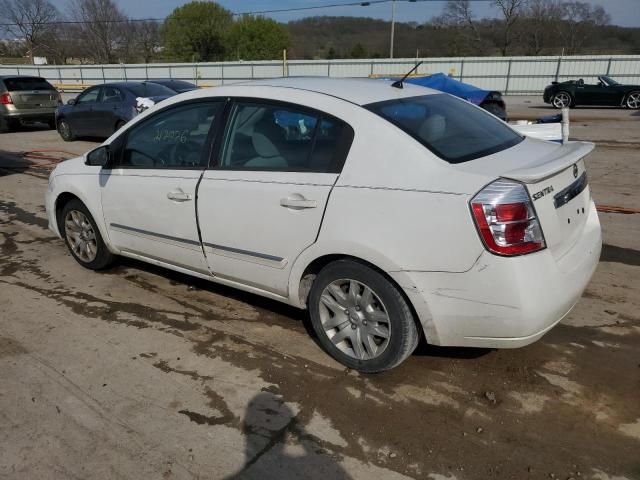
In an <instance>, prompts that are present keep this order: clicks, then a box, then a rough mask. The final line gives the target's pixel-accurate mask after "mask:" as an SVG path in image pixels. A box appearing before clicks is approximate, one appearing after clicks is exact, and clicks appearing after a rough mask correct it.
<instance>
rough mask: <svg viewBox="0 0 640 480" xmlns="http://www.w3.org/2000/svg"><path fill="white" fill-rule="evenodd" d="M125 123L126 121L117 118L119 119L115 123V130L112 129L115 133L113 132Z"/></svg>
mask: <svg viewBox="0 0 640 480" xmlns="http://www.w3.org/2000/svg"><path fill="white" fill-rule="evenodd" d="M126 123H127V122H124V121H122V120H119V121H118V122H117V123H116V128H115V130H114V131H113V132H114V133H115V132H117V131H118V130H120V129H121V128H122V127H124V126H125V124H126Z"/></svg>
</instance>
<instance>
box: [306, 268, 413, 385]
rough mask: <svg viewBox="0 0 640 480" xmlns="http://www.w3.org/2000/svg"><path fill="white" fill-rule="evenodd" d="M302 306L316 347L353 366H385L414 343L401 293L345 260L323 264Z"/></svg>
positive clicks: (373, 369) (370, 369)
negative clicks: (305, 305) (307, 311)
mask: <svg viewBox="0 0 640 480" xmlns="http://www.w3.org/2000/svg"><path fill="white" fill-rule="evenodd" d="M308 306H309V312H310V316H311V323H312V325H313V329H314V331H315V333H316V335H317V336H318V340H319V342H320V344H321V345H322V347H323V348H324V349H325V350H326V351H327V352H328V353H329V354H330V355H331V356H332V357H333V358H335V359H336V360H337V361H339V362H340V363H342V364H343V365H346V366H347V367H349V368H353V369H354V370H359V371H361V372H365V373H375V372H381V371H384V370H389V369H390V368H393V367H395V366H396V365H398V364H399V363H400V362H402V361H403V360H404V359H406V358H407V357H408V356H409V355H410V354H411V353H412V352H413V350H415V348H416V346H417V345H418V340H419V333H418V329H417V327H416V322H415V319H414V316H413V313H412V310H411V307H410V306H409V304H408V303H407V301H406V299H405V298H404V296H403V294H402V292H401V291H400V290H399V289H398V287H396V286H395V285H394V284H393V283H392V282H391V281H390V280H388V279H387V278H386V277H385V276H384V275H382V274H381V273H379V272H378V271H376V270H374V269H373V268H371V267H369V266H367V265H365V264H363V263H360V262H356V261H352V260H346V259H345V260H338V261H335V262H332V263H330V264H329V265H327V266H326V267H324V268H323V269H322V270H321V271H320V273H319V274H318V276H317V277H316V278H315V280H314V282H313V285H312V287H311V292H310V294H309V303H308Z"/></svg>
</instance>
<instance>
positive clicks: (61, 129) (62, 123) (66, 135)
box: [58, 118, 76, 142]
mask: <svg viewBox="0 0 640 480" xmlns="http://www.w3.org/2000/svg"><path fill="white" fill-rule="evenodd" d="M58 133H59V134H60V137H62V140H64V141H65V142H73V141H74V140H75V139H76V136H75V135H74V134H73V132H72V131H71V126H70V125H69V123H68V122H67V121H66V120H65V119H64V118H63V119H61V120H59V121H58Z"/></svg>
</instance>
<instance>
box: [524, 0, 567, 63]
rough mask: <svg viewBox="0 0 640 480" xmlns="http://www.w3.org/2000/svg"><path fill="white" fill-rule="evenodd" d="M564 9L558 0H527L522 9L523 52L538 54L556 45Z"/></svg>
mask: <svg viewBox="0 0 640 480" xmlns="http://www.w3.org/2000/svg"><path fill="white" fill-rule="evenodd" d="M563 13H564V9H563V6H562V3H561V2H560V1H559V0H528V1H527V3H526V5H525V7H524V11H523V18H522V22H523V24H524V25H522V41H523V44H524V48H525V52H526V53H527V54H529V55H540V54H541V53H542V51H543V50H544V49H545V48H549V47H552V46H555V45H557V43H558V41H559V33H558V32H559V26H560V22H561V21H562V16H563Z"/></svg>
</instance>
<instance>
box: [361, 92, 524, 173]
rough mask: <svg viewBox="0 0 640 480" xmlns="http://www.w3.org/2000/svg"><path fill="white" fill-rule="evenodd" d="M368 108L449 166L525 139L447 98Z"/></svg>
mask: <svg viewBox="0 0 640 480" xmlns="http://www.w3.org/2000/svg"><path fill="white" fill-rule="evenodd" d="M366 108H368V109H369V110H371V111H372V112H374V113H376V114H378V115H380V116H381V117H382V118H384V119H386V120H388V121H389V122H391V123H393V124H394V125H396V126H397V127H399V128H401V129H402V130H404V131H405V132H406V133H408V134H409V135H411V136H412V137H413V138H415V139H416V140H418V141H419V142H420V143H422V144H423V145H424V146H425V147H427V148H428V149H429V150H431V151H432V152H433V153H435V154H436V155H437V156H438V157H440V158H442V159H443V160H446V161H447V162H449V163H462V162H467V161H469V160H474V159H476V158H480V157H484V156H486V155H491V154H493V153H497V152H500V151H502V150H506V149H507V148H510V147H512V146H514V145H516V144H518V143H520V142H521V141H522V140H523V139H524V137H522V136H521V135H520V134H518V133H516V132H515V131H513V130H512V129H511V128H509V127H508V126H507V125H506V124H505V123H504V122H502V121H501V120H499V119H497V118H496V117H494V116H493V115H490V114H488V113H486V112H485V111H484V110H482V109H480V108H477V107H476V106H474V105H472V104H470V103H469V102H467V101H465V100H461V99H459V98H455V97H452V96H451V95H446V94H434V95H423V96H419V97H409V98H401V99H397V100H389V101H385V102H379V103H374V104H370V105H367V107H366Z"/></svg>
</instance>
